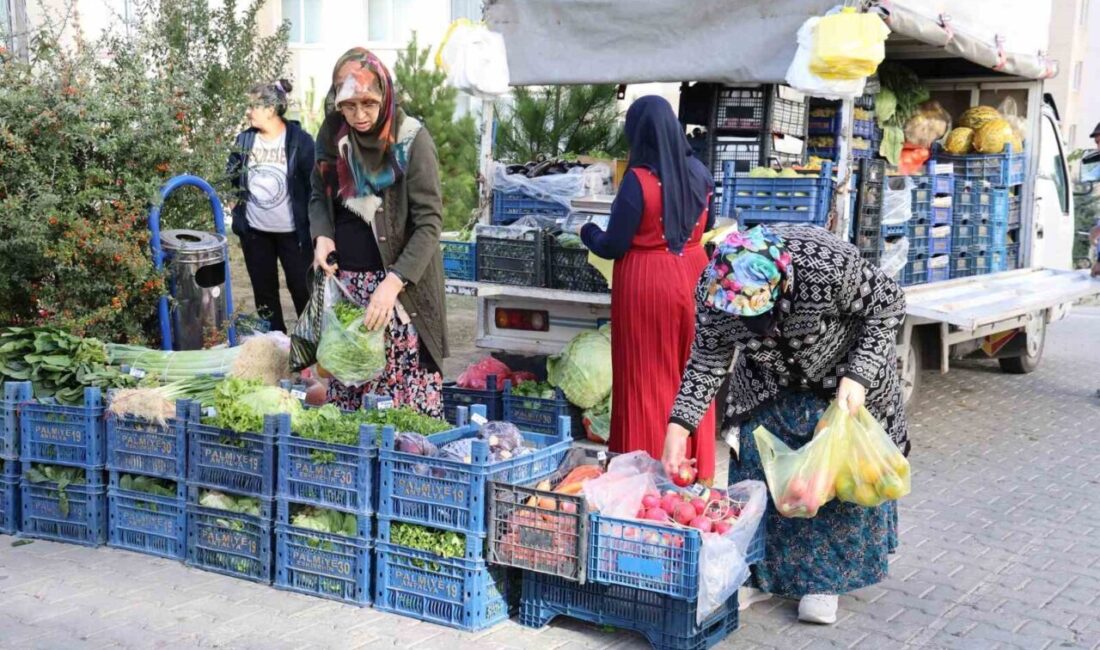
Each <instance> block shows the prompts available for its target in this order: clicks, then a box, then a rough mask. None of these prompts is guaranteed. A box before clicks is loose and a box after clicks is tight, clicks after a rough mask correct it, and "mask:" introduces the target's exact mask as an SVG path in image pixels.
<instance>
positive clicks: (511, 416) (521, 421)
mask: <svg viewBox="0 0 1100 650" xmlns="http://www.w3.org/2000/svg"><path fill="white" fill-rule="evenodd" d="M562 417H570V409H569V400H567V399H565V394H564V393H562V391H561V389H560V388H554V387H553V386H551V385H550V384H548V383H546V382H544V381H541V382H540V381H533V380H528V381H521V382H519V384H517V385H516V386H512V382H510V381H506V382H504V421H505V422H511V423H512V424H514V425H516V426H517V427H519V429H520V430H521V431H534V432H536V433H547V434H552V433H554V432H555V431H557V429H558V421H559V419H560V418H562Z"/></svg>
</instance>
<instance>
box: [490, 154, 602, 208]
mask: <svg viewBox="0 0 1100 650" xmlns="http://www.w3.org/2000/svg"><path fill="white" fill-rule="evenodd" d="M588 178H589V177H588V176H586V175H585V170H584V169H583V168H581V167H574V168H573V169H570V170H569V172H568V173H566V174H548V175H546V176H537V177H535V178H527V177H526V176H524V175H523V174H508V173H506V168H505V166H504V165H501V164H497V165H496V168H495V169H494V170H493V189H494V190H500V191H501V192H519V193H521V194H523V195H524V196H528V197H530V198H532V199H538V200H539V201H550V202H553V203H559V204H561V205H563V206H565V207H566V208H570V209H572V207H573V199H575V198H577V197H581V196H584V195H585V188H586V185H587V181H588Z"/></svg>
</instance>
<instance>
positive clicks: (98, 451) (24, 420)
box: [19, 387, 107, 467]
mask: <svg viewBox="0 0 1100 650" xmlns="http://www.w3.org/2000/svg"><path fill="white" fill-rule="evenodd" d="M103 411H104V408H103V396H102V393H100V390H99V389H98V388H95V387H89V388H85V389H84V405H83V406H62V405H60V404H57V403H56V402H55V401H54V400H53V399H51V398H44V399H37V400H32V401H30V402H26V403H24V404H23V405H22V407H20V409H19V432H20V448H21V449H20V454H19V456H20V458H22V459H23V460H24V461H25V462H35V463H48V464H53V465H73V466H78V467H102V466H103V464H104V462H105V461H106V458H107V437H106V435H105V434H104V428H103Z"/></svg>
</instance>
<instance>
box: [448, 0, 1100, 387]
mask: <svg viewBox="0 0 1100 650" xmlns="http://www.w3.org/2000/svg"><path fill="white" fill-rule="evenodd" d="M555 4H556V3H554V2H552V1H551V0H490V2H489V3H488V9H487V17H488V21H489V24H490V26H491V27H492V28H494V29H496V30H498V31H500V32H502V33H503V34H504V36H505V40H506V42H507V44H508V48H509V67H510V70H511V74H512V81H513V83H517V84H555V83H558V84H567V83H608V82H615V83H644V82H671V81H675V80H677V79H685V78H691V79H693V80H700V81H713V82H718V83H727V84H729V83H781V82H783V76H784V75H783V73H784V72H785V71H786V68H787V65H788V63H789V61H790V59H791V56H792V55H793V50H794V46H793V43H794V39H795V32H796V31H797V28H798V26H799V25H801V23H802V21H803V20H805V19H806V18H808V17H810V16H813V15H820V14H821V13H822V12H823V11H825V10H827V9H828V8H829V6H831V4H832V3H829V2H824V3H823V2H816V1H812V0H798V1H792V2H789V3H785V5H784V7H785V8H784V11H783V14H784V15H782V16H776V15H774V13H773V12H769V11H768V10H767V9H766V6H767V5H769V4H771V3H770V2H757V1H750V2H742V3H737V5H738V6H737V7H730V6H729V5H730V4H732V3H725V5H724V6H723V4H722V2H720V1H719V0H700V1H699V2H697V3H692V5H690V8H685V9H684V10H683V11H679V10H677V11H676V12H673V11H670V10H667V9H665V10H662V9H661V7H662V6H664V7H666V8H667V6H668V5H667V4H666V3H663V2H659V1H658V0H623V1H622V2H612V1H606V2H601V3H598V5H593V6H590V7H587V8H586V10H585V11H584V12H583V14H578V15H573V14H568V13H562V12H561V11H560V8H558V9H556V8H555ZM871 4H875V3H871ZM931 4H932V3H927V2H916V1H914V0H894V1H893V2H891V3H890V4H889V9H888V10H887V9H881V11H882V12H884V14H885V16H886V22H887V24H888V25H889V26H890V27H891V30H892V34H891V37H890V39H889V40H888V42H887V58H888V59H890V60H897V61H899V62H903V63H905V64H906V65H908V66H909V67H910V68H911V69H913V70H916V71H918V74H919V75H920V76H921V77H922V81H923V82H924V84H925V85H926V86H927V87H928V88H929V90H930V91H931V94H932V98H933V99H937V100H939V101H940V102H941V103H942V104H943V105H944V106H946V107H949V109H951V110H953V111H957V112H961V111H962V110H965V108H968V107H970V106H978V105H994V106H995V105H998V104H999V103H1000V102H1001V101H1002V100H1003V99H1005V98H1007V97H1011V98H1013V99H1014V100H1015V101H1016V104H1017V106H1018V107H1019V110H1020V116H1021V117H1023V118H1025V119H1026V122H1027V129H1026V136H1027V137H1026V142H1027V143H1028V144H1027V148H1026V153H1027V157H1028V161H1027V163H1028V164H1027V170H1028V171H1027V176H1026V179H1025V181H1024V183H1023V185H1022V187H1021V191H1020V194H1019V196H1020V202H1021V210H1020V212H1021V215H1020V230H1019V232H1020V238H1019V247H1020V248H1019V270H1013V271H1007V272H1001V273H993V274H989V275H980V276H973V277H968V278H963V279H958V280H947V281H942V282H934V283H930V284H923V285H916V286H912V287H909V288H907V289H906V294H907V297H908V305H909V307H908V314H909V317H908V318H907V319H906V323H905V327H904V329H903V331H902V332H901V334H900V335H899V339H898V352H899V355H898V357H899V364H900V366H901V371H902V378H903V383H904V386H905V391H906V398H907V400H909V399H911V398H912V396H913V395H914V394H915V393H916V390H917V387H918V384H919V380H920V376H921V370H922V369H926V368H938V369H939V370H940V371H941V372H947V371H948V369H949V361H950V359H952V358H960V357H964V356H969V355H981V356H986V357H993V358H997V359H998V360H999V362H1000V365H1001V367H1002V369H1003V370H1004V371H1006V372H1012V373H1027V372H1031V371H1032V370H1034V369H1035V367H1036V366H1037V365H1038V363H1039V361H1040V359H1041V357H1042V353H1043V342H1044V338H1045V335H1046V329H1047V325H1048V324H1050V323H1053V322H1055V321H1057V320H1059V319H1061V318H1064V317H1065V315H1066V314H1067V313H1068V311H1069V309H1070V307H1071V305H1073V304H1074V303H1075V302H1076V301H1078V300H1080V299H1082V298H1084V297H1088V296H1095V295H1100V281H1096V280H1091V279H1090V278H1089V277H1088V276H1087V274H1085V273H1082V272H1075V271H1072V270H1071V263H1072V260H1071V255H1072V247H1073V239H1074V236H1075V231H1074V220H1073V193H1072V183H1071V181H1070V174H1069V167H1068V165H1067V160H1066V152H1065V148H1064V145H1063V140H1062V137H1061V134H1060V132H1059V129H1058V123H1057V114H1056V112H1055V109H1054V107H1053V106H1052V105H1051V103H1050V102H1049V100H1048V98H1046V97H1044V94H1043V81H1042V79H1043V78H1045V77H1048V76H1050V75H1051V74H1053V73H1054V71H1055V70H1056V68H1055V67H1054V66H1053V64H1052V62H1048V61H1046V60H1045V59H1044V58H1042V57H1040V56H1036V55H1034V54H1031V53H1034V52H1040V51H1042V50H1044V49H1045V39H1046V33H1047V31H1048V30H1047V27H1046V26H1047V24H1048V22H1049V16H1050V3H1049V1H1043V0H1036V1H1035V2H1030V3H1024V4H1026V5H1027V6H1026V8H1023V4H1020V3H1017V4H1012V5H1007V6H1006V5H1004V4H1003V3H1000V2H997V1H996V0H985V1H974V2H968V3H965V4H966V8H965V9H958V10H955V12H956V15H955V16H954V17H952V18H948V17H946V15H945V14H942V13H938V12H937V11H935V10H932V9H930V8H929V5H931ZM960 4H961V3H960ZM788 5H789V8H788ZM595 14H599V15H595ZM979 17H981V20H979ZM991 17H992V18H991ZM551 18H552V20H551ZM647 21H660V22H661V23H662V24H661V29H660V30H657V31H660V32H661V33H667V34H669V36H668V39H669V40H668V42H661V41H660V40H659V39H660V37H657V38H658V40H657V41H656V42H654V41H647V42H644V43H643V42H637V43H634V42H633V41H631V40H630V39H626V38H624V37H626V36H628V35H629V34H630V33H639V32H638V30H641V31H645V27H646V24H647ZM699 21H704V22H699ZM991 21H992V22H991ZM991 25H992V26H991ZM979 26H980V27H979ZM678 30H679V31H678ZM685 31H686V32H691V33H693V34H694V37H693V39H689V40H692V42H691V43H684V42H683V41H678V40H676V39H674V38H673V36H671V35H674V34H677V33H681V32H685ZM645 33H647V34H651V35H652V34H654V33H656V32H654V31H645ZM1037 39H1038V40H1039V41H1042V42H1037ZM602 43H614V45H613V46H606V47H605V46H603V45H600V44H602ZM777 43H778V44H780V45H779V46H776V44H777ZM765 44H770V49H768V50H767V51H766V52H765V51H763V50H759V49H755V48H761V47H764V46H765ZM1013 46H1017V47H1016V49H1007V48H1012V47H1013ZM664 47H668V48H670V49H669V52H673V53H675V55H676V56H671V55H669V56H664V55H663V56H662V57H660V60H659V61H655V60H654V57H652V56H649V57H646V56H644V50H649V51H653V49H655V48H657V49H660V48H664ZM550 48H554V49H555V51H556V52H558V53H559V54H558V55H556V56H550V55H548V54H547V52H548V50H549V49H550ZM608 49H610V50H611V51H610V52H609V51H607V50H608ZM708 52H709V53H710V54H712V55H714V56H717V55H719V54H722V55H725V56H728V57H730V58H728V59H726V60H729V61H736V63H735V64H730V65H729V66H725V67H724V66H722V65H721V61H715V60H714V56H707V57H704V54H706V53H708ZM700 57H703V58H700ZM582 61H583V62H584V65H581V62H582ZM571 62H573V63H576V64H577V65H573V64H572V63H571ZM632 62H635V63H632ZM847 113H848V115H847V118H848V120H849V124H848V130H847V131H846V132H847V133H851V131H850V128H851V121H850V120H851V111H850V110H848V111H847ZM956 114H957V113H956ZM845 149H846V147H844V146H843V145H842V151H844V150H845ZM847 205H848V201H847V197H846V196H845V195H843V194H839V198H838V202H837V208H838V210H839V211H840V212H841V214H842V215H844V217H843V218H842V219H840V220H838V221H839V223H840V224H842V225H841V227H842V228H844V231H846V230H847V223H848V222H847V215H846V213H847V211H848V208H847ZM609 206H610V201H609V199H608V198H607V197H591V198H590V199H587V200H582V201H578V202H576V203H575V205H574V208H575V209H576V210H577V211H579V212H582V213H589V214H599V213H603V214H606V213H607V211H608V209H609ZM465 289H466V290H474V291H476V294H477V305H478V307H477V341H476V343H477V345H478V346H479V347H481V348H484V349H487V350H492V351H496V352H500V353H505V354H510V355H548V354H554V353H557V352H559V351H560V350H561V348H562V346H563V345H564V344H565V343H566V342H567V341H569V340H570V339H571V338H572V337H573V336H574V335H576V334H577V333H578V332H579V331H582V330H584V329H590V328H596V327H599V325H600V324H602V323H603V322H605V321H606V320H607V319H609V318H610V296H609V295H607V294H592V293H575V292H563V291H555V290H551V289H543V288H533V287H520V286H505V285H490V284H477V285H473V286H470V285H467V286H466V287H465ZM515 311H527V312H532V313H535V314H537V316H538V318H536V319H534V322H538V323H541V324H543V326H542V327H540V328H539V329H538V330H533V329H514V328H511V327H509V323H515V322H527V323H529V322H532V321H531V319H529V318H528V319H518V318H509V317H507V316H508V314H509V313H510V312H515Z"/></svg>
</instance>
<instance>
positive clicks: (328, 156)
mask: <svg viewBox="0 0 1100 650" xmlns="http://www.w3.org/2000/svg"><path fill="white" fill-rule="evenodd" d="M368 92H373V93H377V94H380V95H381V96H382V107H381V110H380V111H379V113H378V121H377V122H376V123H375V125H374V128H373V129H372V130H371V132H370V133H359V132H358V131H355V130H354V129H352V128H351V127H350V126H349V125H348V123H347V121H346V120H345V119H344V117H343V115H342V114H341V113H340V112H339V105H340V103H341V102H344V101H348V100H353V99H355V98H356V97H359V96H362V95H364V94H366V93H368ZM419 128H420V123H419V122H417V121H416V120H415V119H413V118H411V117H408V116H407V115H405V114H404V113H403V112H402V111H401V110H400V109H398V107H397V99H396V93H395V91H394V87H393V80H392V79H391V77H390V72H389V70H388V69H387V68H386V66H385V64H383V63H382V61H381V60H380V59H379V58H378V57H377V56H375V55H374V54H373V53H372V52H370V51H369V50H367V49H365V48H362V47H354V48H352V49H350V50H348V51H347V52H345V53H344V55H343V56H341V57H340V59H339V60H338V61H337V62H336V65H335V66H334V68H333V70H332V86H331V88H329V91H328V94H327V95H326V97H325V121H324V123H323V124H322V126H321V130H320V132H319V133H318V134H317V148H318V152H317V160H318V164H319V165H320V168H321V174H322V177H323V178H324V179H325V182H326V185H327V186H328V191H329V195H330V196H332V195H335V194H339V196H340V198H342V199H344V200H345V202H347V204H348V207H350V208H352V209H353V210H355V211H357V212H362V213H363V214H364V216H366V215H367V214H368V212H369V214H373V210H372V209H371V210H368V209H367V208H361V209H356V204H355V203H354V202H353V200H354V199H357V198H363V197H371V196H378V195H380V194H381V193H382V191H383V190H385V189H386V188H387V187H389V186H391V185H393V184H394V183H395V182H397V181H398V180H399V179H400V178H401V177H402V176H404V173H405V167H406V165H407V163H408V148H409V145H410V144H411V142H412V139H413V138H414V137H415V136H416V133H417V131H418V130H419Z"/></svg>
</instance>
